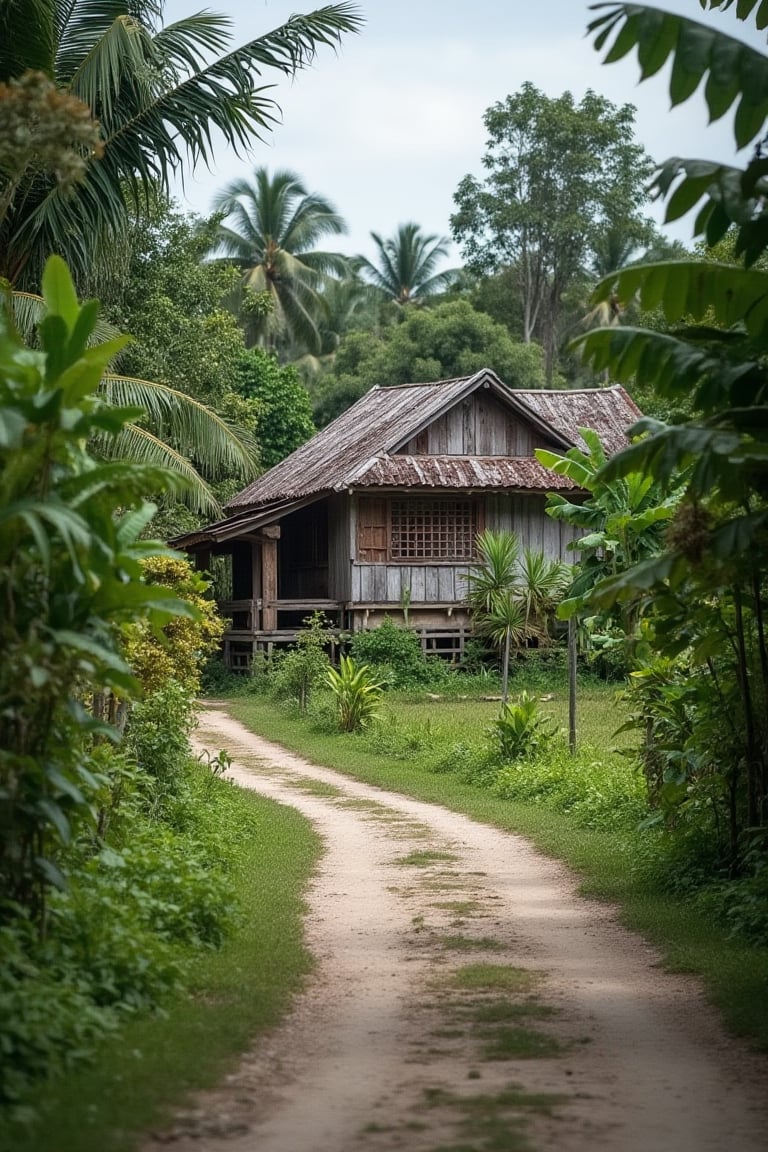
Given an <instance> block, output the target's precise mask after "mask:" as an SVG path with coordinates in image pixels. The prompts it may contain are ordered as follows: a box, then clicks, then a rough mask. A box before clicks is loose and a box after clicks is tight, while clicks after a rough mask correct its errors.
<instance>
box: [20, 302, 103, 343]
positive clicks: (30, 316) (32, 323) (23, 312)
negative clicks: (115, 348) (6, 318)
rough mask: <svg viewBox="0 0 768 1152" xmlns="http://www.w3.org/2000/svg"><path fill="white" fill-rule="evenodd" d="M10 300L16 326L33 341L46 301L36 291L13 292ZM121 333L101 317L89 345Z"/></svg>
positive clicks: (26, 340)
mask: <svg viewBox="0 0 768 1152" xmlns="http://www.w3.org/2000/svg"><path fill="white" fill-rule="evenodd" d="M10 302H11V309H12V312H13V319H14V323H15V324H16V327H17V328H18V330H19V332H20V333H21V335H22V336H23V338H24V340H25V342H26V343H28V344H29V343H32V342H33V340H34V334H35V332H36V330H37V327H38V325H39V323H40V321H41V320H42V319H43V317H44V315H45V301H44V300H43V298H42V296H37V295H35V293H34V292H12V293H11V294H10ZM119 335H120V330H119V329H118V328H116V327H115V325H114V324H110V323H109V321H108V320H105V319H104V318H103V317H99V318H98V319H97V321H96V323H95V325H94V328H93V332H92V333H91V336H90V339H89V341H88V344H89V346H92V345H94V344H103V343H105V342H106V341H107V340H114V339H115V338H116V337H117V336H119Z"/></svg>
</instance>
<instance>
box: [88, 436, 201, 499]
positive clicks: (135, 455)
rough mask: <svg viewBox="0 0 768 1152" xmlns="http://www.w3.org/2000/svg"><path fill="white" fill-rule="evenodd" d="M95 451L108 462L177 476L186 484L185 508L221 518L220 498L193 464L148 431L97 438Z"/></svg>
mask: <svg viewBox="0 0 768 1152" xmlns="http://www.w3.org/2000/svg"><path fill="white" fill-rule="evenodd" d="M94 447H95V448H96V450H97V451H98V452H99V454H100V455H101V456H103V457H105V458H106V459H110V460H131V461H133V462H134V463H137V464H146V465H152V466H154V467H159V468H163V469H166V470H167V471H169V472H173V473H175V474H176V475H177V476H178V477H180V479H181V480H183V481H184V484H183V486H181V485H180V486H179V489H178V491H177V493H176V495H177V496H178V498H179V499H180V500H181V501H182V502H183V503H184V504H186V505H187V506H188V507H189V508H191V509H192V511H193V512H199V513H201V514H202V515H205V516H211V517H213V518H218V517H219V516H220V515H221V506H220V505H219V503H218V501H217V500H216V497H215V496H214V495H213V492H212V491H211V489H210V488H209V487H208V485H207V484H206V482H205V480H204V479H203V477H202V476H201V475H200V473H199V472H198V471H197V470H196V469H195V468H194V467H193V465H192V464H190V462H189V460H187V459H186V458H185V457H184V456H182V455H181V453H179V452H176V451H175V450H174V449H173V448H171V447H170V445H168V444H166V443H164V441H162V440H161V439H160V438H159V437H158V436H155V435H153V433H152V432H149V431H148V430H147V429H146V428H139V427H138V425H136V424H129V425H128V426H127V427H125V428H124V429H123V430H122V432H120V433H118V435H117V436H114V437H113V436H100V437H97V438H96V440H95V442H94Z"/></svg>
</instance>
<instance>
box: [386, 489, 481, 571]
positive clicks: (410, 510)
mask: <svg viewBox="0 0 768 1152" xmlns="http://www.w3.org/2000/svg"><path fill="white" fill-rule="evenodd" d="M476 535H477V512H476V506H475V504H474V502H473V501H472V500H393V501H392V522H391V534H390V555H391V558H392V559H393V560H472V559H473V558H474V553H475V536H476Z"/></svg>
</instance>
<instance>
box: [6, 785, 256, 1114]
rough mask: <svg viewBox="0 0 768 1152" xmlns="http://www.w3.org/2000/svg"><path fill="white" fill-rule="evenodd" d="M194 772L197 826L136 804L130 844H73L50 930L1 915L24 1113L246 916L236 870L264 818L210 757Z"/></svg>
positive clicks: (11, 1056)
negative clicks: (237, 900)
mask: <svg viewBox="0 0 768 1152" xmlns="http://www.w3.org/2000/svg"><path fill="white" fill-rule="evenodd" d="M130 779H131V781H132V782H133V783H134V784H135V774H134V776H133V777H131V778H130ZM188 779H189V786H188V790H187V791H188V798H187V803H188V806H189V821H188V823H189V824H190V826H191V831H190V830H189V829H187V830H186V831H185V833H184V835H181V834H179V833H178V832H176V831H174V830H173V829H172V828H170V827H168V826H167V825H166V824H164V823H163V822H161V821H158V820H155V819H151V818H149V817H148V816H147V815H146V814H142V808H141V805H139V806H138V807H137V806H136V805H133V806H132V805H130V804H126V805H125V807H126V808H127V809H128V810H129V811H130V813H131V815H130V819H129V820H126V821H124V823H123V824H122V825H121V826H120V828H119V832H120V834H121V837H122V841H123V843H122V846H121V847H120V849H119V850H116V849H115V848H113V847H109V848H102V850H101V851H100V852H99V853H98V854H97V855H93V854H92V853H91V854H88V853H87V851H86V848H87V845H83V846H81V850H80V851H79V853H75V852H74V851H73V849H70V858H71V861H70V865H69V869H68V871H69V873H70V876H71V883H70V886H69V888H68V890H67V891H62V892H56V893H54V894H52V896H51V897H50V901H49V905H50V907H49V912H50V914H49V925H48V935H47V938H46V939H45V940H44V941H41V940H40V937H39V934H38V933H37V932H36V930H35V927H34V925H33V924H32V922H31V920H30V919H29V918H28V917H25V916H24V915H22V914H18V915H16V916H14V917H13V919H12V920H11V923H10V924H9V925H8V926H6V927H0V1103H4V1104H6V1105H8V1104H10V1105H11V1106H12V1108H13V1110H14V1114H16V1113H17V1112H18V1115H19V1118H22V1117H23V1115H24V1111H23V1107H24V1106H23V1105H22V1106H20V1105H19V1104H18V1102H19V1101H20V1100H24V1099H25V1098H26V1097H27V1095H28V1093H29V1089H30V1087H31V1086H32V1085H33V1084H35V1083H36V1082H37V1081H39V1080H41V1079H43V1078H45V1077H47V1076H48V1075H50V1074H51V1073H52V1072H54V1071H55V1070H56V1069H57V1068H60V1067H61V1066H68V1065H71V1064H73V1063H75V1062H79V1061H81V1060H84V1059H87V1058H89V1057H90V1056H91V1055H92V1052H93V1049H94V1045H95V1044H96V1043H97V1042H98V1041H99V1040H100V1039H101V1038H102V1037H103V1036H104V1035H105V1034H106V1033H108V1032H110V1031H112V1030H113V1029H115V1028H116V1027H117V1026H118V1024H119V1022H120V1020H121V1019H122V1018H123V1017H124V1016H125V1015H126V1013H132V1012H135V1011H137V1010H146V1009H148V1008H151V1007H154V1006H156V1005H160V1004H162V1003H163V1002H164V1000H166V999H167V997H168V996H169V995H172V994H174V993H176V992H178V991H179V990H180V989H181V988H182V987H183V986H184V984H185V983H186V981H187V978H188V975H189V973H190V972H191V969H192V965H193V963H194V956H195V953H196V952H197V951H198V950H199V949H201V948H213V947H217V946H218V945H219V944H220V943H221V942H222V941H223V939H224V938H225V936H226V935H228V934H229V932H230V931H231V930H232V928H233V926H234V924H235V923H236V918H237V908H236V906H235V904H234V903H233V900H232V898H231V895H230V891H229V881H228V873H229V872H230V871H231V870H232V869H233V868H234V867H236V866H237V860H238V857H239V854H240V853H241V852H242V845H243V844H244V843H247V842H249V841H252V840H253V838H254V836H256V835H258V832H259V825H258V818H257V817H256V815H255V814H254V811H253V809H252V808H251V807H250V806H248V805H244V804H243V803H242V801H240V798H239V794H238V792H237V790H236V789H232V788H230V787H228V786H227V785H226V784H224V783H222V782H221V781H220V780H217V779H216V778H215V777H213V776H211V775H210V773H209V772H207V771H206V770H205V769H204V768H203V767H202V766H200V765H198V764H191V765H190V766H189V768H188ZM75 861H77V862H75Z"/></svg>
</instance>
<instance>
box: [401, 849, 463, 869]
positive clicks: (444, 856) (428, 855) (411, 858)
mask: <svg viewBox="0 0 768 1152" xmlns="http://www.w3.org/2000/svg"><path fill="white" fill-rule="evenodd" d="M457 859H458V857H457V856H455V855H454V853H453V852H439V851H437V849H434V848H424V849H423V850H421V851H420V850H419V849H415V850H414V851H413V852H409V853H408V855H407V856H401V857H400V858H399V859H398V860H396V861H395V863H396V864H402V865H407V866H409V867H411V868H429V867H430V866H431V865H432V864H440V863H446V862H449V861H451V860H457Z"/></svg>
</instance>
